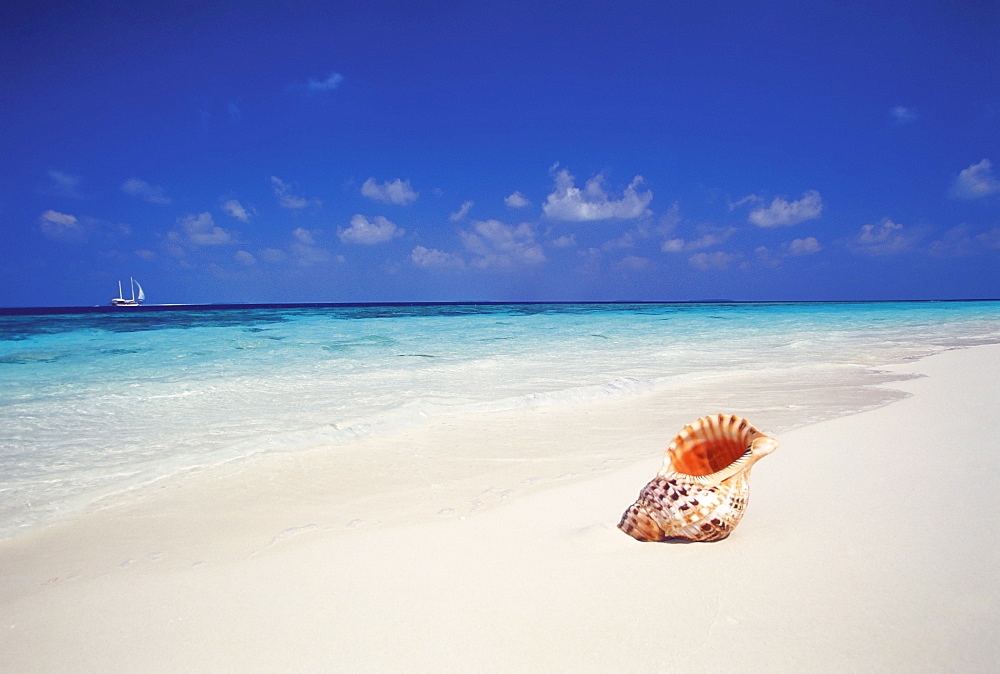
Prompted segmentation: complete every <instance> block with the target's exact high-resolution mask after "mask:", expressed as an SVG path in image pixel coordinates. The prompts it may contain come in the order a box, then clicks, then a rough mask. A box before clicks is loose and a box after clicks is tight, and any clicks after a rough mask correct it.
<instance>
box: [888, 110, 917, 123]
mask: <svg viewBox="0 0 1000 674" xmlns="http://www.w3.org/2000/svg"><path fill="white" fill-rule="evenodd" d="M889 116H890V117H891V118H892V121H894V122H895V123H896V124H907V123H909V122H913V121H916V119H917V111H916V110H914V109H913V108H908V107H906V106H904V105H897V106H895V107H893V108H892V109H891V110H890V111H889Z"/></svg>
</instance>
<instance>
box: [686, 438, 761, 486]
mask: <svg viewBox="0 0 1000 674" xmlns="http://www.w3.org/2000/svg"><path fill="white" fill-rule="evenodd" d="M748 445H749V443H747V442H745V441H744V440H743V439H742V438H713V439H711V440H705V441H700V442H699V441H695V442H693V443H690V444H688V445H686V446H685V447H684V451H676V450H675V451H672V452H671V459H672V463H673V469H674V470H675V471H677V472H679V473H684V474H685V475H695V476H699V477H700V476H704V475H711V474H713V473H717V472H719V471H720V470H722V469H723V468H726V467H728V466H731V465H732V464H733V462H734V461H736V460H737V459H739V458H740V457H741V456H743V455H744V454H746V453H747V448H748Z"/></svg>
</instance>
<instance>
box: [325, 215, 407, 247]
mask: <svg viewBox="0 0 1000 674" xmlns="http://www.w3.org/2000/svg"><path fill="white" fill-rule="evenodd" d="M404 233H405V231H404V230H403V229H400V228H399V227H397V226H396V225H395V223H393V222H392V221H390V220H389V219H388V218H386V217H384V216H381V215H376V216H375V217H374V218H372V219H371V220H369V219H368V218H366V217H365V216H363V215H361V214H360V213H359V214H357V215H355V216H354V217H352V218H351V226H350V227H348V228H347V229H343V228H341V229H338V230H337V236H339V237H340V240H341V241H343V242H344V243H360V244H365V245H372V244H376V243H385V242H386V241H391V240H392V239H394V238H396V237H397V236H403V234H404Z"/></svg>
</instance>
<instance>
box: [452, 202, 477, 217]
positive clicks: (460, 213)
mask: <svg viewBox="0 0 1000 674" xmlns="http://www.w3.org/2000/svg"><path fill="white" fill-rule="evenodd" d="M472 206H473V202H471V201H465V202H462V205H461V206H460V207H459V209H458V210H457V211H455V212H454V213H452V214H451V215H449V216H448V219H449V220H450V221H452V222H458V221H459V220H461V219H462V218H464V217H465V216H466V215H468V214H469V209H471V208H472Z"/></svg>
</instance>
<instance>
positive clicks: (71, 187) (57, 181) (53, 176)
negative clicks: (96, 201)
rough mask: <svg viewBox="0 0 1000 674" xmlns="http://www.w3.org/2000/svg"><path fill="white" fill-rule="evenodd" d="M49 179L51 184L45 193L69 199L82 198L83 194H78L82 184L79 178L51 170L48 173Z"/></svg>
mask: <svg viewBox="0 0 1000 674" xmlns="http://www.w3.org/2000/svg"><path fill="white" fill-rule="evenodd" d="M49 179H50V180H51V181H52V182H51V184H50V186H49V188H48V190H45V191H46V192H47V193H49V194H52V195H54V196H57V197H66V198H69V199H82V198H83V194H82V193H81V192H80V183H81V182H82V179H81V178H80V176H74V175H70V174H69V173H66V172H64V171H56V170H54V169H53V170H50V171H49Z"/></svg>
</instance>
